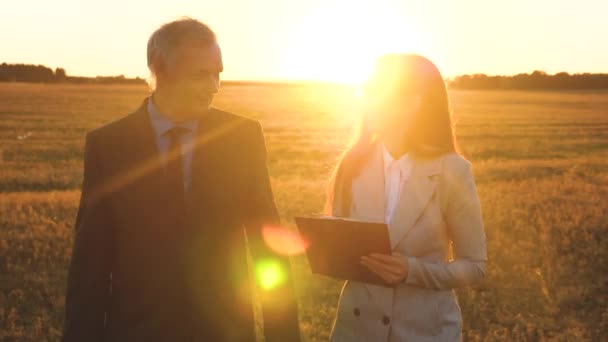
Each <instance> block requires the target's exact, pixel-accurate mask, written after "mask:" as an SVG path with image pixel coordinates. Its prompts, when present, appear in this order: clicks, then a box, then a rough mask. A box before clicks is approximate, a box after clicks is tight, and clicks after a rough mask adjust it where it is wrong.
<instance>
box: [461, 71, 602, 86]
mask: <svg viewBox="0 0 608 342" xmlns="http://www.w3.org/2000/svg"><path fill="white" fill-rule="evenodd" d="M449 85H450V87H452V88H460V89H608V74H590V73H583V74H572V75H571V74H569V73H567V72H559V73H557V74H555V75H549V74H547V73H546V72H544V71H541V70H535V71H534V72H532V73H531V74H517V75H514V76H487V75H485V74H474V75H462V76H457V77H455V78H454V79H452V80H450V81H449Z"/></svg>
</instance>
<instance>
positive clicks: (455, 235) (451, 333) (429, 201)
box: [331, 144, 487, 342]
mask: <svg viewBox="0 0 608 342" xmlns="http://www.w3.org/2000/svg"><path fill="white" fill-rule="evenodd" d="M381 152H382V151H381V148H380V144H378V146H377V148H376V149H375V151H374V154H373V156H372V157H371V158H370V159H369V162H368V163H367V164H366V166H365V167H364V168H363V170H362V172H361V173H360V174H359V176H358V177H357V178H355V179H354V180H353V184H352V207H351V211H350V213H351V214H350V217H351V218H353V219H357V220H363V221H368V222H383V221H384V198H385V196H384V169H383V161H382V154H381ZM337 184H338V187H339V186H340V180H338V181H337ZM401 191H402V192H401V197H400V200H399V203H398V204H397V209H396V211H395V213H394V215H393V218H392V221H391V222H388V225H389V236H390V242H391V246H392V248H393V252H396V253H400V254H402V255H404V257H405V258H407V259H408V262H409V273H408V276H407V279H406V280H405V281H404V282H403V283H402V284H400V285H398V286H395V287H394V288H388V287H382V286H376V285H371V284H365V283H360V282H355V281H347V282H346V283H345V285H344V287H343V289H342V293H341V295H340V301H339V304H338V310H337V316H336V319H335V322H334V325H333V329H332V334H331V340H332V341H334V342H354V341H370V342H380V341H391V342H393V341H416V342H424V341H460V340H461V327H462V317H461V314H460V307H459V306H458V302H457V299H456V296H455V293H454V291H453V289H454V288H456V287H460V286H465V285H468V284H472V283H474V282H477V281H479V280H481V279H482V278H483V277H484V274H485V262H486V259H487V256H486V236H485V233H484V227H483V222H482V218H481V210H480V205H479V199H478V197H477V190H476V187H475V182H474V180H473V175H472V173H471V164H470V163H469V162H468V161H466V160H465V159H464V158H462V157H461V156H460V155H458V154H456V153H451V154H447V155H444V156H442V157H439V158H436V159H433V160H424V161H423V160H416V159H414V161H413V169H412V174H411V176H410V178H409V179H408V180H407V181H406V183H405V184H404V185H403V189H402V190H401ZM341 193H342V191H340V190H339V188H338V189H337V191H336V198H335V201H334V205H333V209H332V211H333V215H335V216H343V215H342V213H343V212H344V210H343V208H340V203H341V202H342V201H341V198H340V196H339V194H341ZM450 247H451V248H450ZM450 249H451V252H452V253H451V254H452V255H450Z"/></svg>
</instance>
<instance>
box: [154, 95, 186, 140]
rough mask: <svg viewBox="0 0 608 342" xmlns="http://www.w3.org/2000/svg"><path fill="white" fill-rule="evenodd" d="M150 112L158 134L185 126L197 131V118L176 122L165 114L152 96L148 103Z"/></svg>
mask: <svg viewBox="0 0 608 342" xmlns="http://www.w3.org/2000/svg"><path fill="white" fill-rule="evenodd" d="M146 106H147V109H148V114H149V115H150V122H151V123H152V128H153V129H154V132H155V133H156V135H157V136H162V135H163V134H165V133H166V132H167V131H168V130H170V129H171V128H173V127H183V128H185V129H187V130H188V132H189V133H193V132H196V130H197V128H198V122H197V120H189V121H184V122H180V123H179V124H176V123H174V122H173V121H171V120H169V118H167V116H166V115H165V114H163V113H162V112H161V111H160V110H159V109H158V107H156V105H155V104H154V100H153V99H152V96H150V97H149V98H148V103H147V105H146Z"/></svg>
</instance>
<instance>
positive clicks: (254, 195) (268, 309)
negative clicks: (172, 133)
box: [245, 123, 300, 342]
mask: <svg viewBox="0 0 608 342" xmlns="http://www.w3.org/2000/svg"><path fill="white" fill-rule="evenodd" d="M255 126H256V128H255V129H254V133H253V145H252V147H253V150H252V155H253V157H252V159H250V160H252V161H251V170H252V173H253V176H252V177H251V181H252V182H253V183H252V184H251V185H250V189H249V195H248V196H247V201H248V203H247V204H246V207H247V210H246V211H247V214H246V216H247V217H246V219H245V229H246V231H247V240H248V244H249V249H250V251H251V256H252V259H253V264H254V267H255V265H258V264H259V263H264V262H267V261H269V260H270V261H272V262H273V263H275V264H278V265H279V267H280V270H281V271H282V273H283V275H284V279H285V281H284V282H283V283H282V284H278V285H277V286H276V287H274V288H271V289H264V288H262V287H260V286H259V285H258V284H257V283H256V285H258V286H256V288H257V290H258V297H259V298H260V300H261V302H262V315H263V318H264V333H265V337H266V341H268V342H274V341H279V342H280V341H294V342H297V341H300V332H299V322H298V305H297V302H296V297H295V292H294V286H293V276H292V271H291V265H290V262H289V257H287V256H284V255H281V254H278V253H276V252H274V251H273V250H272V249H270V248H269V247H268V246H267V245H266V243H265V242H264V239H263V235H262V230H263V228H264V227H265V226H266V225H278V224H279V215H278V212H277V209H276V206H275V203H274V198H273V194H272V189H271V185H270V177H269V174H268V168H267V165H266V145H265V141H264V135H263V132H262V128H261V126H260V124H259V123H256V125H255Z"/></svg>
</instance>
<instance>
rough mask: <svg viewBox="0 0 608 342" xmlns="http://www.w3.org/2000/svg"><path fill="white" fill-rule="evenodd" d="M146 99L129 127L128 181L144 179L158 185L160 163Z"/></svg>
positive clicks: (160, 169) (160, 171)
mask: <svg viewBox="0 0 608 342" xmlns="http://www.w3.org/2000/svg"><path fill="white" fill-rule="evenodd" d="M147 101H148V100H147V99H146V101H144V103H143V104H142V106H141V107H140V108H139V109H138V110H137V111H136V112H135V113H134V114H133V121H132V124H131V128H130V129H129V131H130V132H129V133H130V134H129V135H131V136H132V139H131V138H130V140H131V142H130V144H131V145H132V146H133V153H132V155H130V156H128V158H130V160H131V163H132V164H131V167H130V168H129V172H128V175H124V177H128V180H127V181H128V182H136V181H141V180H144V179H145V182H147V183H148V185H150V182H152V185H155V186H158V185H159V183H158V182H157V181H158V180H160V179H161V178H162V173H163V169H162V164H161V160H160V154H159V151H158V146H157V144H156V137H155V135H154V129H153V128H152V124H151V122H150V117H149V115H148V111H147V109H146V104H147Z"/></svg>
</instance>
